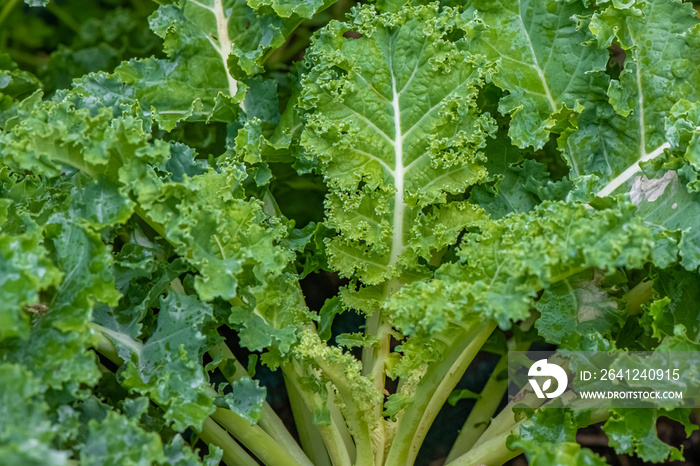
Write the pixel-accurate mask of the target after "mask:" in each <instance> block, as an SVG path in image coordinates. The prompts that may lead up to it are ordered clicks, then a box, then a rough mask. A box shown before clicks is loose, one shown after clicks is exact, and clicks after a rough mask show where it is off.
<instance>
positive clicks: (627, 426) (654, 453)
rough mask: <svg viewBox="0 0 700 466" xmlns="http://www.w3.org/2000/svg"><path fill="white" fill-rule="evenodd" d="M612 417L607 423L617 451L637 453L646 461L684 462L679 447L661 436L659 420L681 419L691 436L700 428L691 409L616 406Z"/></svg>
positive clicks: (604, 427) (687, 433)
mask: <svg viewBox="0 0 700 466" xmlns="http://www.w3.org/2000/svg"><path fill="white" fill-rule="evenodd" d="M611 411H612V412H611V415H610V419H608V421H607V422H606V423H605V425H603V430H604V431H605V433H606V435H607V436H608V439H609V441H610V445H611V446H612V447H614V448H615V451H616V452H617V453H623V454H630V455H631V454H636V455H637V456H639V457H640V458H641V459H642V460H644V461H651V462H655V463H658V462H661V461H664V460H669V461H679V460H680V461H683V454H682V453H681V451H680V450H678V449H677V448H675V447H672V446H670V445H669V444H667V443H664V442H663V441H662V440H661V439H659V437H658V436H657V432H656V421H657V419H658V418H659V417H661V416H666V417H668V418H670V419H672V420H675V421H678V422H680V423H682V424H683V426H684V427H685V431H686V435H690V433H691V432H693V431H694V430H695V429H697V428H698V427H697V426H696V425H694V424H693V423H692V422H690V420H689V415H690V410H688V409H676V410H671V411H666V410H661V409H613V410H611Z"/></svg>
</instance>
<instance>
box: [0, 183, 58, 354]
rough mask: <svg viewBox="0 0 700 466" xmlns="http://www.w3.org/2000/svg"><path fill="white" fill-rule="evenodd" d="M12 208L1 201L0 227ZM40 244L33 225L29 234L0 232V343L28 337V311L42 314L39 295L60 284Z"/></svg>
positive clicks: (43, 307) (40, 240) (6, 202)
mask: <svg viewBox="0 0 700 466" xmlns="http://www.w3.org/2000/svg"><path fill="white" fill-rule="evenodd" d="M0 173H1V172H0ZM11 205H12V202H11V201H10V200H9V199H0V227H2V223H3V220H4V218H6V213H7V210H8V209H9V208H10V206H11ZM0 231H1V230H0ZM42 243H43V238H42V237H41V230H40V229H39V228H38V227H37V226H36V225H31V224H30V225H29V231H27V232H26V233H24V234H22V235H10V234H6V233H4V232H0V341H2V340H4V339H5V338H8V337H22V338H27V337H28V336H29V316H28V314H27V312H37V313H43V312H45V311H46V304H45V303H42V302H40V298H39V292H40V291H41V290H46V289H48V288H50V287H52V286H56V285H58V284H59V283H60V281H61V272H60V271H59V269H57V268H56V267H55V266H54V265H53V263H52V262H51V261H50V260H49V258H48V253H47V251H46V249H45V248H44V246H43V244H42Z"/></svg>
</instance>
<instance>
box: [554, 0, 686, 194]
mask: <svg viewBox="0 0 700 466" xmlns="http://www.w3.org/2000/svg"><path fill="white" fill-rule="evenodd" d="M697 23H698V18H697V16H696V12H695V10H694V9H693V8H692V5H690V4H689V3H683V2H681V1H677V0H672V1H668V0H649V1H639V2H635V3H634V5H629V4H624V3H622V2H613V4H612V5H610V4H608V5H607V6H606V7H605V8H601V9H600V10H599V11H597V12H596V13H595V15H594V16H593V19H592V21H591V24H590V29H591V31H592V32H593V33H594V34H595V36H596V37H597V41H598V44H599V46H600V47H602V48H607V47H609V46H610V44H611V42H613V41H614V42H615V43H616V44H618V45H620V46H621V47H622V48H623V49H624V50H625V54H626V58H625V62H624V70H623V71H622V73H621V74H620V76H619V79H613V80H611V81H610V85H609V89H608V92H607V94H608V95H607V97H606V96H604V95H600V96H598V97H597V98H596V97H594V96H592V100H593V102H592V103H591V104H589V105H587V109H586V111H585V112H584V114H582V115H581V117H580V118H579V121H578V127H579V129H578V130H577V131H574V132H573V133H572V134H571V135H570V136H569V137H568V138H564V139H563V140H562V141H560V144H561V145H566V146H567V147H568V148H569V150H568V151H565V154H566V157H567V158H568V161H569V164H570V165H571V166H572V170H573V172H574V174H575V175H577V176H578V175H582V174H585V173H597V174H599V175H601V176H602V178H603V180H607V181H609V180H610V179H612V178H614V177H615V176H617V175H619V174H620V173H622V172H623V171H624V170H626V169H627V168H629V167H631V166H633V165H634V164H636V163H637V162H638V161H640V160H644V159H646V158H647V157H648V156H649V155H650V154H655V153H657V152H656V151H658V150H661V149H663V148H662V146H663V145H664V143H665V142H666V137H665V132H664V119H665V117H666V116H667V115H668V113H669V111H670V110H671V108H672V107H673V105H674V104H675V103H676V102H678V101H679V100H681V99H689V100H691V101H694V100H696V99H698V97H700V86H698V85H697V83H698V82H699V81H698V80H699V79H700V67H699V66H698V65H697V63H698V58H699V57H700V55H699V53H700V52H699V50H700V49H699V48H698V47H697V44H698V34H699V33H700V29H698V27H696V25H697ZM608 99H609V101H610V105H608V104H606V103H605V101H606V100H608ZM564 141H565V142H564Z"/></svg>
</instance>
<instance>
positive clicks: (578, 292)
mask: <svg viewBox="0 0 700 466" xmlns="http://www.w3.org/2000/svg"><path fill="white" fill-rule="evenodd" d="M602 279H603V277H602V274H601V272H600V271H599V270H592V269H591V270H587V271H585V272H582V273H580V274H578V275H575V276H573V277H571V278H565V279H564V280H562V281H560V282H558V283H555V284H554V285H552V286H550V287H549V288H548V289H546V290H545V292H544V294H543V295H542V297H541V298H540V299H539V300H538V301H537V305H536V308H537V310H538V311H540V313H541V316H540V318H539V319H537V322H535V327H537V330H538V332H539V334H540V335H542V337H544V339H545V340H547V342H549V343H555V344H557V345H560V347H563V348H567V349H572V350H578V351H584V350H585V351H594V350H596V349H599V350H606V349H609V345H610V343H609V342H608V341H606V340H609V339H611V338H610V332H611V331H612V330H613V329H614V328H615V327H616V326H617V325H620V324H621V323H622V319H623V315H622V311H621V310H619V309H618V304H617V302H616V301H615V299H614V298H612V297H611V296H609V295H608V292H607V290H606V289H605V288H603V287H602V284H601V282H602Z"/></svg>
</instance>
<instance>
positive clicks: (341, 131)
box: [300, 5, 495, 284]
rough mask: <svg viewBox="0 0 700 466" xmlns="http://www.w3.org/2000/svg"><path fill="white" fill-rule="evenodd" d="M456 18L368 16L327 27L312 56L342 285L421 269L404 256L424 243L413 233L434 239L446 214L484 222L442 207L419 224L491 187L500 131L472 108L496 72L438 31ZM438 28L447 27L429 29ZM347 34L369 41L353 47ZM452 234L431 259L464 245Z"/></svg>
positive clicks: (319, 145)
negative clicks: (450, 198)
mask: <svg viewBox="0 0 700 466" xmlns="http://www.w3.org/2000/svg"><path fill="white" fill-rule="evenodd" d="M454 14H455V12H454V11H452V10H449V11H445V12H441V11H440V9H439V7H438V6H436V5H432V6H427V7H407V8H405V9H403V10H402V11H401V12H400V13H397V14H395V15H394V14H381V15H376V13H375V12H374V10H373V9H372V7H363V8H360V9H358V10H357V11H356V12H355V17H356V19H355V23H354V24H352V23H351V24H345V25H343V24H340V23H332V24H330V25H329V26H328V27H327V28H326V29H325V30H323V31H322V32H321V34H320V35H319V36H318V37H317V38H316V39H315V41H314V45H313V47H312V49H311V50H310V51H309V52H308V54H307V62H308V64H309V65H311V66H312V70H311V72H310V73H309V74H308V75H307V76H306V77H305V78H304V81H303V85H304V89H303V91H302V95H301V97H300V102H301V104H302V105H303V106H304V107H305V108H307V109H309V111H310V114H309V115H308V122H307V124H306V128H305V130H304V133H303V134H302V143H303V145H304V147H305V148H306V150H307V151H308V153H309V155H310V156H315V157H318V158H319V159H320V161H321V163H322V169H321V170H322V173H323V175H324V176H325V177H326V181H327V183H328V184H329V188H330V193H329V195H328V197H327V200H326V208H327V214H328V223H327V224H328V226H331V227H333V228H335V229H336V230H337V231H338V232H339V235H338V236H337V237H336V238H334V239H332V240H331V241H330V243H329V246H328V249H327V251H328V253H329V257H330V259H329V263H330V264H331V266H332V267H333V268H335V269H337V270H339V271H340V273H341V274H342V275H345V276H350V275H352V274H356V275H357V276H358V277H359V278H361V279H362V280H363V281H364V282H365V283H368V284H375V283H379V282H381V281H383V280H384V279H386V278H389V277H392V276H395V275H396V273H397V267H398V266H399V264H404V265H406V266H408V267H415V266H416V262H417V260H416V259H417V258H416V256H415V254H410V253H409V252H408V249H409V248H410V247H411V246H412V245H415V246H416V249H417V248H418V243H419V242H420V241H422V240H423V238H422V237H421V235H418V234H416V233H417V232H414V231H413V230H412V225H413V224H415V223H421V224H423V225H424V226H422V227H421V229H420V231H421V232H422V231H425V230H430V229H432V228H437V226H438V225H439V224H440V223H441V222H442V215H441V210H440V209H443V208H444V210H445V211H446V212H450V214H455V215H460V216H461V219H460V220H459V223H460V224H461V225H462V226H464V225H467V224H469V223H470V222H473V221H475V220H478V219H480V218H481V217H482V214H481V213H480V212H479V210H478V209H473V208H465V209H462V210H461V211H460V213H459V214H457V213H456V209H454V208H452V207H449V206H444V207H440V208H439V209H438V208H436V209H433V210H432V211H430V210H428V209H426V211H428V212H431V213H430V215H426V216H424V217H423V218H422V219H420V220H419V218H418V217H420V216H421V212H420V211H421V209H424V208H425V207H426V206H429V205H431V204H439V203H444V202H445V199H446V195H447V194H448V193H451V194H457V193H462V192H463V191H464V190H465V189H466V188H467V187H468V186H470V185H472V184H474V183H476V182H478V181H479V180H481V179H483V178H485V176H486V171H485V169H484V168H483V166H481V164H480V163H481V161H482V160H483V159H482V157H481V156H480V155H479V152H478V151H479V149H481V148H483V147H484V144H485V138H486V134H487V133H489V132H491V131H493V130H494V129H495V128H494V127H493V126H492V122H491V120H490V119H489V118H488V116H487V115H482V116H479V115H478V114H477V113H476V111H475V110H476V109H475V107H474V99H475V97H476V92H477V89H478V87H479V86H480V85H481V83H482V80H483V77H484V75H485V73H486V72H487V70H488V68H489V65H488V63H486V62H484V61H483V59H481V58H479V57H474V56H472V55H470V54H468V53H466V52H463V51H460V49H459V47H458V46H457V45H456V44H454V43H453V42H450V41H449V40H448V39H447V36H446V32H445V31H444V30H443V29H441V26H440V25H441V24H442V22H441V21H443V20H444V21H449V20H450V18H452V16H450V15H454ZM443 15H444V17H443ZM431 17H437V18H440V20H439V21H438V20H437V19H436V20H435V21H432V20H426V19H424V18H431ZM350 29H355V30H358V31H360V32H361V34H362V35H363V36H362V37H361V38H359V39H350V38H346V37H345V36H344V35H343V34H344V33H345V32H346V31H348V30H350ZM446 222H448V223H451V222H452V221H446ZM448 228H449V229H450V231H449V233H448V232H446V234H445V235H444V238H441V239H440V241H439V242H438V244H433V245H431V246H432V247H436V248H437V249H439V248H441V247H442V246H444V245H445V244H447V243H449V242H452V241H454V240H455V239H456V237H457V235H458V233H459V230H460V229H461V228H460V229H452V227H448Z"/></svg>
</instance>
